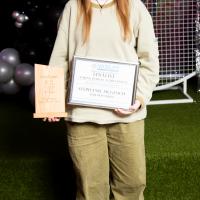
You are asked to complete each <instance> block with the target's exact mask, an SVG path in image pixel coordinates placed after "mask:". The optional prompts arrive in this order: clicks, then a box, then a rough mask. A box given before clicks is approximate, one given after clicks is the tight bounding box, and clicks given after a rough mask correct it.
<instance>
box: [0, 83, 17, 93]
mask: <svg viewBox="0 0 200 200" xmlns="http://www.w3.org/2000/svg"><path fill="white" fill-rule="evenodd" d="M1 87H2V91H3V93H5V94H16V93H17V92H19V91H20V86H19V85H17V84H16V83H15V81H14V80H13V79H11V80H10V81H9V82H7V83H4V84H2V86H1Z"/></svg>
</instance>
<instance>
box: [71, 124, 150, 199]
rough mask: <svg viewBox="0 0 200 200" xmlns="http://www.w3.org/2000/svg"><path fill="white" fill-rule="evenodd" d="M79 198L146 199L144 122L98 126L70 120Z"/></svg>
mask: <svg viewBox="0 0 200 200" xmlns="http://www.w3.org/2000/svg"><path fill="white" fill-rule="evenodd" d="M67 127H68V145H69V151H70V155H71V158H72V161H73V164H74V169H75V173H76V182H77V194H76V200H110V199H112V200H143V199H144V197H143V191H144V189H145V185H146V163H145V148H144V121H143V120H140V121H136V122H133V123H126V124H125V123H116V124H106V125H98V124H93V123H71V122H67Z"/></svg>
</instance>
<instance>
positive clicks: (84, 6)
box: [78, 0, 131, 43]
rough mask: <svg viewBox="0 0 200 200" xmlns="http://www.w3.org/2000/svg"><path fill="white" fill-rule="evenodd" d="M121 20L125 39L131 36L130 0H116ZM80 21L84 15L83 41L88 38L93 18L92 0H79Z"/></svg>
mask: <svg viewBox="0 0 200 200" xmlns="http://www.w3.org/2000/svg"><path fill="white" fill-rule="evenodd" d="M115 1H116V9H117V15H118V19H119V22H120V23H121V25H122V27H123V36H124V38H123V39H124V40H128V39H130V38H131V29H130V11H129V0H115ZM78 8H79V14H78V21H79V19H80V17H81V16H83V33H82V34H83V42H84V43H85V42H86V41H87V40H88V37H89V33H90V26H91V19H92V4H91V0H78Z"/></svg>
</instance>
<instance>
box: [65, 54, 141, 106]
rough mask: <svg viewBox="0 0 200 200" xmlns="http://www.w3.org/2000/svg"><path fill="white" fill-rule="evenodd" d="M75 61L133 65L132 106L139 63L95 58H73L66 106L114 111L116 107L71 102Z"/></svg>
mask: <svg viewBox="0 0 200 200" xmlns="http://www.w3.org/2000/svg"><path fill="white" fill-rule="evenodd" d="M77 60H86V61H87V60H88V61H91V62H101V63H103V62H105V63H120V64H129V65H135V77H134V82H133V90H132V100H131V105H133V104H134V102H135V99H136V88H137V81H138V72H139V63H138V62H119V61H116V60H102V59H97V58H91V57H87V58H86V57H80V56H74V58H73V62H72V72H71V74H70V80H69V86H68V89H69V91H68V98H67V104H68V105H72V106H73V105H78V106H84V107H93V108H105V109H115V108H116V107H114V106H106V105H105V106H104V105H101V104H98V103H92V104H91V103H87V102H84V101H80V102H78V101H76V102H74V101H73V98H72V91H73V86H74V74H75V68H76V62H77Z"/></svg>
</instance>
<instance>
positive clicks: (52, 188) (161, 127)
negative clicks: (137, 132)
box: [0, 89, 200, 200]
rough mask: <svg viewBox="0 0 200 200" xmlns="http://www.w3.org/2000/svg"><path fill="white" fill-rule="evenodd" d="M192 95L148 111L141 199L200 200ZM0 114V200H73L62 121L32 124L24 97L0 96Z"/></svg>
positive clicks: (196, 106)
mask: <svg viewBox="0 0 200 200" xmlns="http://www.w3.org/2000/svg"><path fill="white" fill-rule="evenodd" d="M170 93H171V92H169V93H168V92H166V94H165V95H168V94H169V95H170ZM191 93H192V94H193V97H194V98H195V100H196V102H194V103H192V104H175V105H159V106H158V105H155V106H148V118H147V119H146V132H145V143H146V156H147V188H146V190H145V200H198V199H200V183H199V182H200V167H199V166H200V148H199V147H200V103H199V101H198V99H197V96H196V93H195V92H194V89H192V91H191ZM162 95H163V94H162ZM0 111H1V112H0V128H1V129H0V200H54V199H55V200H66V199H67V200H74V199H75V197H74V194H75V180H74V174H73V170H72V164H71V161H70V159H69V157H68V154H67V153H66V150H67V149H66V130H65V126H64V123H63V121H61V122H60V123H57V124H47V123H43V122H41V121H40V120H35V119H32V112H34V111H33V109H32V107H31V105H30V104H29V103H28V101H27V99H26V97H25V96H24V94H23V95H21V94H19V95H18V96H17V97H7V96H0Z"/></svg>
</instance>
